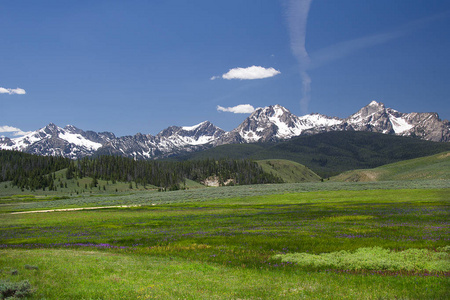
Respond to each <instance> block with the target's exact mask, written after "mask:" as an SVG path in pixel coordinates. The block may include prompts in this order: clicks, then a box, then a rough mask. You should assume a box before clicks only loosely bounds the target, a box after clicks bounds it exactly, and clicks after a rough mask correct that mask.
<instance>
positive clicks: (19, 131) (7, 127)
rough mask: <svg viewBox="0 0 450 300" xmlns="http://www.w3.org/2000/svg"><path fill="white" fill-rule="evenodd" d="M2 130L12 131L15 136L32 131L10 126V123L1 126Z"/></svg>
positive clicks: (0, 130)
mask: <svg viewBox="0 0 450 300" xmlns="http://www.w3.org/2000/svg"><path fill="white" fill-rule="evenodd" d="M0 132H10V133H12V135H13V136H23V135H26V134H29V133H31V131H22V130H21V129H19V128H16V127H12V126H8V125H4V126H0Z"/></svg>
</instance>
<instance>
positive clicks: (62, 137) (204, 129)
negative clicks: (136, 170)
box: [0, 101, 450, 159]
mask: <svg viewBox="0 0 450 300" xmlns="http://www.w3.org/2000/svg"><path fill="white" fill-rule="evenodd" d="M330 131H366V132H377V133H384V134H391V135H399V136H410V137H415V138H420V139H423V140H429V141H435V142H449V141H450V122H449V121H447V120H444V121H442V120H441V119H439V116H438V114H437V113H401V112H398V111H396V110H394V109H391V108H386V107H385V106H384V104H383V103H379V102H376V101H372V102H371V103H369V104H368V105H367V106H365V107H363V108H361V109H360V110H359V111H358V112H356V113H355V114H353V115H351V116H349V117H348V118H345V119H340V118H336V117H329V116H326V115H321V114H308V115H305V116H301V117H298V116H296V115H294V114H292V113H291V112H290V111H289V110H288V109H286V108H285V107H283V106H281V105H273V106H268V107H264V108H258V109H256V110H255V111H254V112H253V113H252V114H251V115H250V116H249V117H248V118H246V119H245V120H244V121H243V122H242V123H241V124H240V125H239V126H238V127H237V128H235V129H233V130H231V131H229V132H225V131H224V130H222V129H220V128H219V127H217V126H215V125H213V124H212V123H211V122H209V121H205V122H202V123H200V124H198V125H195V126H189V127H188V126H184V127H179V126H171V127H168V128H166V129H164V130H163V131H161V132H160V133H158V134H157V135H155V136H152V135H150V134H142V133H137V134H135V135H133V136H122V137H116V136H115V135H114V134H113V133H111V132H99V133H97V132H93V131H83V130H81V129H78V128H76V127H75V126H72V125H67V126H66V127H64V128H61V127H58V126H56V125H55V124H53V123H50V124H49V125H47V126H46V127H44V128H41V129H39V130H37V131H34V132H32V133H30V134H27V135H25V136H22V137H18V138H12V139H11V138H7V137H3V138H0V149H3V150H18V151H23V152H27V153H32V154H38V155H54V156H55V155H58V156H64V157H69V158H72V159H77V158H81V157H85V156H92V155H101V154H112V155H121V156H126V157H132V158H135V159H158V158H166V157H171V156H177V155H181V154H186V153H190V152H196V151H201V150H205V149H208V148H211V147H215V146H219V145H225V144H236V143H239V144H242V143H256V142H258V143H264V142H279V141H284V140H288V139H290V138H292V137H296V136H301V135H313V134H318V133H324V132H330Z"/></svg>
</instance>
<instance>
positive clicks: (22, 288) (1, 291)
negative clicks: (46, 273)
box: [0, 280, 33, 300]
mask: <svg viewBox="0 0 450 300" xmlns="http://www.w3.org/2000/svg"><path fill="white" fill-rule="evenodd" d="M32 293H33V290H32V288H31V284H30V283H29V282H28V280H24V281H19V282H10V281H4V280H0V299H2V300H3V299H5V300H6V299H16V298H24V297H27V296H29V295H31V294H32Z"/></svg>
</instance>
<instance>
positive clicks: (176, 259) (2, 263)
mask: <svg viewBox="0 0 450 300" xmlns="http://www.w3.org/2000/svg"><path fill="white" fill-rule="evenodd" d="M55 198H56V199H55ZM152 204H157V205H152ZM112 205H135V206H133V207H111V206H112ZM94 206H100V207H102V208H103V209H93V207H94ZM108 206H109V207H108ZM73 208H91V209H89V210H71V211H67V210H66V211H52V212H48V213H28V214H11V213H14V212H26V211H32V210H55V209H73ZM449 208H450V181H448V180H441V181H436V180H435V181H422V182H419V181H417V182H406V183H405V182H404V183H401V182H398V183H395V182H385V183H383V182H381V183H380V182H378V183H373V184H363V183H335V182H325V183H314V184H312V183H309V184H281V185H261V186H245V187H221V188H207V189H198V190H189V191H176V192H166V193H158V192H148V191H147V192H145V191H142V192H136V193H134V194H130V193H127V194H120V193H119V194H116V195H111V194H99V195H96V196H92V197H91V196H85V197H54V196H53V198H52V197H50V196H49V195H47V196H45V195H34V196H33V195H23V196H12V195H11V196H6V195H4V196H2V197H1V198H0V219H1V220H2V222H1V224H0V290H1V289H2V286H5V284H9V285H10V286H14V284H16V290H19V289H20V287H22V289H23V290H24V291H29V292H30V294H29V296H28V298H29V299H395V298H399V299H448V298H449V297H450V293H449V290H450V289H449V287H450V223H449V220H450V218H449V213H450V210H449ZM383 249H384V250H383ZM388 250H390V251H388ZM380 251H381V252H380ZM383 251H385V252H386V253H387V252H389V253H387V254H386V255H387V256H386V259H384V260H383V261H384V262H383V263H380V262H379V261H378V262H377V261H376V260H375V259H374V257H375V256H376V255H378V256H379V255H383V254H380V253H382V252H383ZM325 253H327V259H328V260H327V261H324V257H325V256H324V254H325ZM358 253H359V254H358ZM361 253H363V255H365V256H363V257H365V258H364V259H361V258H360V256H359V258H358V261H355V260H352V257H353V258H355V257H357V256H356V255H357V254H358V255H361ZM364 253H365V254H364ZM289 254H291V255H297V257H302V258H304V259H303V260H302V261H300V260H291V261H289V260H288V261H286V260H282V259H281V257H285V255H289ZM399 254H400V255H399ZM330 257H331V258H330ZM344 257H346V258H350V260H349V261H350V263H349V264H347V265H342V261H343V259H344ZM390 257H395V259H394V260H389V259H390ZM319 260H320V261H321V262H322V263H323V264H318V263H317V262H319ZM362 261H366V262H367V264H363V262H362ZM399 261H400V264H398V262H399ZM371 262H372V264H370V263H371ZM25 280H26V281H27V282H28V283H29V284H30V286H29V287H28V288H27V286H28V285H27V283H26V281H25ZM2 284H3V285H2ZM25 294H26V293H25ZM0 298H1V297H0Z"/></svg>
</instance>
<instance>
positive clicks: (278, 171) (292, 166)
mask: <svg viewBox="0 0 450 300" xmlns="http://www.w3.org/2000/svg"><path fill="white" fill-rule="evenodd" d="M257 163H258V164H259V165H260V166H261V167H262V169H263V171H264V172H267V173H272V174H274V175H275V176H278V177H280V178H281V179H283V181H284V182H287V183H294V182H311V181H320V179H321V178H320V176H319V175H317V174H316V173H314V172H313V171H311V170H310V169H308V168H307V167H305V166H304V165H301V164H299V163H296V162H294V161H290V160H285V159H268V160H259V161H257Z"/></svg>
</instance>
